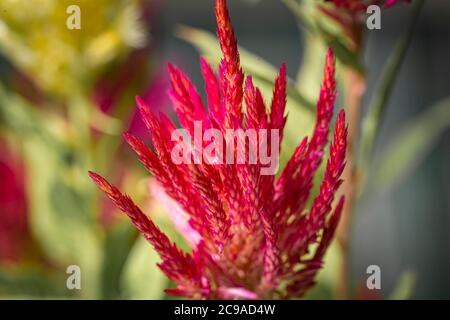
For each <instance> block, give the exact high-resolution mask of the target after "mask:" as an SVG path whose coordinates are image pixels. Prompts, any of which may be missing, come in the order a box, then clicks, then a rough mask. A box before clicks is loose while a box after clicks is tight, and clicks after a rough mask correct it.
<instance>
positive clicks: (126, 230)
mask: <svg viewBox="0 0 450 320" xmlns="http://www.w3.org/2000/svg"><path fill="white" fill-rule="evenodd" d="M135 234H136V229H135V227H134V226H133V225H132V224H131V223H130V222H129V221H128V220H125V221H122V222H120V223H118V224H117V225H115V226H114V227H113V228H112V230H110V231H109V232H108V234H107V238H106V241H105V249H104V260H103V269H102V274H101V277H102V299H118V298H121V291H120V290H121V284H120V282H121V276H122V272H123V270H124V266H125V262H126V261H127V258H128V255H129V253H130V251H131V248H132V246H133V241H134V240H135Z"/></svg>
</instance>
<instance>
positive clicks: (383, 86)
mask: <svg viewBox="0 0 450 320" xmlns="http://www.w3.org/2000/svg"><path fill="white" fill-rule="evenodd" d="M424 3H425V0H417V1H415V3H414V6H413V9H412V15H411V17H410V19H409V22H408V24H407V26H406V29H405V31H404V33H403V35H402V36H401V39H400V41H399V42H398V45H397V47H396V48H395V49H394V51H393V52H392V54H391V56H390V57H389V59H388V63H387V64H386V66H385V68H384V71H383V75H382V77H381V81H380V83H379V85H378V89H377V90H376V91H375V92H376V93H375V95H374V97H373V99H372V102H371V104H370V107H369V114H368V115H367V116H366V118H365V119H364V121H363V132H362V139H361V154H360V160H361V169H362V172H365V173H367V170H369V169H370V165H371V159H372V156H373V152H374V144H375V140H376V138H377V136H378V132H379V129H380V127H381V125H382V123H383V120H384V114H385V111H386V107H387V102H388V100H389V98H390V96H391V93H392V90H393V87H394V83H395V80H396V79H397V75H398V73H399V71H400V68H401V66H402V62H403V60H404V58H405V55H406V52H407V50H408V47H409V45H410V43H411V40H412V38H413V34H414V29H415V25H416V23H417V20H418V18H419V14H420V11H421V9H422V7H423V4H424Z"/></svg>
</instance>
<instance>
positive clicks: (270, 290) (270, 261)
mask: <svg viewBox="0 0 450 320" xmlns="http://www.w3.org/2000/svg"><path fill="white" fill-rule="evenodd" d="M216 18H217V25H218V28H217V34H218V38H219V42H220V45H221V49H222V52H223V59H222V62H221V64H220V68H219V79H217V78H216V76H215V74H214V72H213V70H212V68H211V67H210V66H209V65H208V64H207V63H206V61H205V60H203V59H202V60H201V67H202V73H203V76H204V79H205V86H206V92H207V97H208V110H209V111H208V112H207V111H206V109H205V107H204V106H203V102H202V99H201V97H200V95H199V93H198V92H197V90H196V89H195V87H194V85H193V84H192V83H191V82H190V81H189V79H188V78H187V77H186V76H185V75H184V74H183V73H182V72H181V71H180V70H179V69H177V68H176V67H174V66H171V65H169V73H170V78H171V82H172V90H171V92H170V95H171V97H172V99H173V101H174V103H175V107H176V112H177V114H178V118H179V120H180V123H181V125H182V126H183V127H184V128H185V129H186V130H187V132H188V133H190V134H191V136H194V131H195V130H194V122H195V121H201V122H202V125H203V130H205V129H207V128H215V129H217V130H220V131H222V132H224V131H225V130H227V129H249V128H253V129H274V130H279V132H280V134H279V137H280V138H279V139H280V140H281V139H282V136H283V134H282V131H283V128H284V125H285V122H286V117H285V107H286V69H285V66H284V65H283V66H282V67H281V70H280V73H279V76H278V77H277V79H276V81H275V89H274V94H273V99H272V103H271V107H270V112H268V113H267V112H266V106H265V102H264V100H263V97H262V94H261V92H260V90H259V89H258V88H256V87H255V86H254V85H253V82H252V78H251V77H250V76H249V77H247V79H246V81H245V85H244V74H243V72H242V69H241V66H240V58H239V52H238V48H237V43H236V39H235V36H234V31H233V28H232V25H231V22H230V18H229V15H228V10H227V7H226V1H225V0H216ZM334 74H335V61H334V57H333V53H332V52H331V50H330V51H329V52H328V55H327V58H326V66H325V76H324V80H323V84H322V88H321V91H320V96H319V100H318V102H317V119H316V126H315V130H314V133H313V135H312V137H311V139H310V140H307V139H306V138H305V139H304V140H303V141H302V142H301V144H300V145H299V146H298V148H297V149H296V151H295V153H294V155H293V156H292V158H291V160H290V161H289V162H288V164H287V165H286V167H285V168H284V170H283V171H282V173H281V175H280V176H279V177H278V178H277V179H275V177H274V176H273V175H272V176H270V175H261V170H262V167H263V166H262V165H261V164H258V163H257V164H213V163H209V164H206V163H203V164H179V165H175V164H174V162H173V161H172V159H171V150H173V147H174V142H173V141H172V140H171V135H172V132H173V131H174V130H175V126H174V125H173V123H172V122H171V121H170V120H169V119H168V118H167V117H165V116H164V115H160V116H159V117H156V116H155V115H153V114H152V112H151V111H150V108H149V107H148V106H147V105H146V104H145V103H144V102H143V100H142V99H140V98H137V104H138V106H139V108H140V111H141V114H142V117H143V119H144V122H145V123H146V125H147V127H148V129H149V131H150V133H151V139H152V145H153V150H152V149H150V148H148V147H147V146H146V145H145V144H144V143H143V142H142V141H141V140H139V139H138V138H136V137H135V136H133V135H131V134H125V136H124V137H125V139H126V140H127V142H128V143H129V144H130V145H131V147H132V148H133V149H134V150H135V151H136V153H137V154H138V156H139V158H140V160H141V162H142V163H143V164H144V166H145V167H146V168H147V169H148V170H149V171H150V172H151V173H152V174H153V175H154V176H155V177H156V179H157V183H158V186H159V191H158V192H159V194H161V196H158V198H159V199H160V200H161V201H163V202H170V203H169V204H168V207H170V210H171V214H172V215H174V216H176V217H178V219H179V221H177V222H179V223H178V226H181V227H180V229H182V230H183V234H184V235H185V236H186V238H187V239H188V242H189V243H190V244H191V246H192V253H191V254H187V253H184V252H182V251H180V250H179V249H178V248H177V247H176V246H175V244H174V243H172V242H171V241H170V240H169V239H168V238H167V236H166V235H164V234H163V233H162V232H161V231H160V229H159V228H158V227H157V226H156V225H155V224H154V223H153V222H152V221H151V219H149V218H148V217H147V216H146V215H145V214H144V213H143V212H142V211H141V209H139V208H138V207H137V206H136V205H135V204H134V203H133V202H132V200H131V199H130V198H129V197H128V196H126V195H124V194H122V193H120V192H119V190H118V189H117V188H116V187H114V186H112V185H111V184H109V183H108V182H107V181H106V180H105V179H103V178H102V177H100V176H99V175H97V174H95V173H92V172H91V173H90V176H91V178H92V179H93V180H94V182H95V183H96V184H97V185H98V186H99V187H100V189H102V190H103V191H104V192H105V193H106V194H107V195H108V197H109V198H111V199H112V201H113V202H114V203H115V204H116V205H117V206H118V207H119V208H120V209H121V210H122V211H124V212H125V213H126V214H127V215H128V216H129V217H130V218H131V220H132V222H133V223H134V224H135V225H136V227H137V228H138V229H139V230H140V231H141V232H142V233H143V234H144V236H145V237H146V239H147V240H148V241H149V242H150V243H151V244H152V245H153V247H154V248H155V250H156V251H157V252H158V253H159V254H160V256H161V259H162V261H161V263H160V264H159V267H160V268H161V269H162V270H163V271H164V272H165V274H166V275H167V276H168V277H169V278H170V279H171V280H173V281H174V282H175V283H176V284H177V288H176V289H169V290H167V292H169V293H171V294H173V295H180V296H186V297H191V298H208V299H213V298H221V299H228V298H249V299H256V298H289V297H299V296H301V295H302V294H304V293H305V291H306V290H307V289H308V288H310V287H311V286H312V285H313V284H314V278H315V275H316V273H317V271H318V270H319V269H320V267H321V264H322V260H323V256H324V254H325V251H326V249H327V247H328V246H329V244H330V242H331V240H332V239H333V235H334V231H335V229H336V226H337V223H338V221H339V217H340V214H341V211H342V207H343V203H344V199H343V197H342V198H341V199H340V200H339V201H338V204H337V206H336V208H335V209H334V211H333V212H331V211H332V203H333V201H334V197H335V194H336V192H337V189H338V188H339V186H340V184H341V182H342V180H341V179H340V176H341V174H342V171H343V169H344V165H345V150H346V138H347V128H346V125H345V114H344V112H343V111H341V112H340V113H339V115H338V118H337V121H336V125H335V131H334V141H333V143H332V144H331V146H330V157H329V159H328V162H327V166H326V170H325V176H324V178H323V181H322V184H321V186H320V191H319V194H318V195H317V196H316V197H315V199H314V200H313V202H312V205H311V208H310V209H307V207H306V204H307V202H308V199H309V198H310V195H311V189H312V185H313V177H314V174H315V173H316V171H317V169H318V167H319V166H320V164H321V161H322V157H323V154H324V148H325V145H326V143H327V141H328V134H329V127H330V122H331V118H332V115H333V106H334V102H335V98H336V82H335V77H334ZM243 87H244V88H245V89H243ZM244 101H245V105H246V111H245V113H244V111H243V103H244ZM259 139H264V138H261V137H260V138H259ZM260 142H261V140H260ZM270 151H271V152H276V151H278V150H270ZM161 190H163V191H161ZM183 221H186V223H183Z"/></svg>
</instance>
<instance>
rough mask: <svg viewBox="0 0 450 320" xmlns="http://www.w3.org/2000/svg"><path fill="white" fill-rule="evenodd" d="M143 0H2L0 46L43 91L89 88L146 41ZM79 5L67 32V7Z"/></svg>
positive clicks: (60, 92) (60, 93) (62, 91)
mask: <svg viewBox="0 0 450 320" xmlns="http://www.w3.org/2000/svg"><path fill="white" fill-rule="evenodd" d="M139 3H140V1H139V0H127V1H124V0H95V1H93V0H2V2H1V4H0V50H1V52H2V53H3V54H4V55H5V56H6V57H7V58H8V59H10V61H11V62H12V63H13V64H14V65H15V66H16V67H17V68H19V69H20V70H22V71H23V72H24V73H25V74H26V75H28V76H29V77H30V78H31V79H33V80H34V81H35V83H36V84H37V85H38V86H39V87H40V88H41V89H43V90H44V91H46V92H49V93H53V94H57V95H62V96H65V95H67V94H69V93H70V92H72V91H73V90H82V89H84V88H86V87H89V86H90V85H91V83H92V81H93V79H94V77H95V75H96V74H97V73H98V72H99V71H101V69H102V68H103V67H105V65H106V64H107V63H109V62H111V61H113V60H114V59H117V58H119V57H121V56H123V55H125V54H126V53H127V52H129V51H130V50H132V49H134V48H139V47H142V46H144V45H145V40H146V37H145V28H144V26H143V24H142V22H141V21H139ZM71 5H77V6H79V8H80V13H81V14H80V18H81V19H80V20H81V29H79V30H78V29H73V30H69V29H68V27H67V25H66V22H67V19H68V18H69V17H70V16H71V13H67V8H68V7H69V6H71Z"/></svg>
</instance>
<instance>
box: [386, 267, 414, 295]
mask: <svg viewBox="0 0 450 320" xmlns="http://www.w3.org/2000/svg"><path fill="white" fill-rule="evenodd" d="M416 280H417V277H416V274H415V273H414V272H412V271H405V272H403V273H402V275H401V277H400V279H399V280H398V283H397V286H396V287H395V289H394V291H393V292H392V293H391V294H390V296H389V299H390V300H407V299H411V297H412V295H413V293H414V288H415V286H416Z"/></svg>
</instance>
